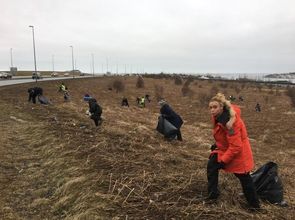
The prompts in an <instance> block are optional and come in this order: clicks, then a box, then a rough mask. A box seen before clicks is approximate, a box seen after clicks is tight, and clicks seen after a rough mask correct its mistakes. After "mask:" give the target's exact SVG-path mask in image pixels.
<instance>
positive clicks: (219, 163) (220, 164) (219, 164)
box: [216, 161, 225, 169]
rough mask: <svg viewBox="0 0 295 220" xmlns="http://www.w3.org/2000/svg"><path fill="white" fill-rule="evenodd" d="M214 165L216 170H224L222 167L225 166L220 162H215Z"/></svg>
mask: <svg viewBox="0 0 295 220" xmlns="http://www.w3.org/2000/svg"><path fill="white" fill-rule="evenodd" d="M216 165H217V168H218V169H224V166H225V164H224V163H223V162H222V161H221V162H217V163H216Z"/></svg>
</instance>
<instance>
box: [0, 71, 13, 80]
mask: <svg viewBox="0 0 295 220" xmlns="http://www.w3.org/2000/svg"><path fill="white" fill-rule="evenodd" d="M0 78H1V79H11V78H12V75H11V73H6V72H1V73H0Z"/></svg>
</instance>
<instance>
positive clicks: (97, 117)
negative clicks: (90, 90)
mask: <svg viewBox="0 0 295 220" xmlns="http://www.w3.org/2000/svg"><path fill="white" fill-rule="evenodd" d="M88 103H89V112H90V114H91V116H90V118H91V119H92V120H93V121H94V123H95V126H98V125H101V123H102V118H101V114H102V108H101V106H100V105H99V104H98V103H97V101H96V99H94V98H92V99H89V101H88Z"/></svg>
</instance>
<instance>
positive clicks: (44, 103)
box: [38, 95, 50, 105]
mask: <svg viewBox="0 0 295 220" xmlns="http://www.w3.org/2000/svg"><path fill="white" fill-rule="evenodd" d="M38 100H39V102H40V104H43V105H48V104H50V102H49V100H48V99H47V98H46V97H45V96H43V95H40V96H38Z"/></svg>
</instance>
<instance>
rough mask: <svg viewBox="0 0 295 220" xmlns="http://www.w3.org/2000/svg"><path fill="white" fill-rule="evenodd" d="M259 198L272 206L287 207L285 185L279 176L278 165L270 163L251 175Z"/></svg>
mask: <svg viewBox="0 0 295 220" xmlns="http://www.w3.org/2000/svg"><path fill="white" fill-rule="evenodd" d="M251 177H252V179H253V182H254V185H255V188H256V191H257V194H258V196H259V197H260V198H261V199H262V200H266V201H268V202H270V203H272V204H277V205H282V206H286V205H287V203H286V201H284V198H283V183H282V181H281V179H280V177H279V176H278V165H277V164H276V163H274V162H268V163H266V164H264V165H263V166H262V167H260V168H259V169H258V170H256V171H255V172H254V173H252V174H251Z"/></svg>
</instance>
